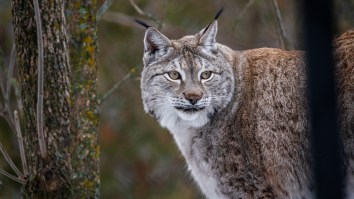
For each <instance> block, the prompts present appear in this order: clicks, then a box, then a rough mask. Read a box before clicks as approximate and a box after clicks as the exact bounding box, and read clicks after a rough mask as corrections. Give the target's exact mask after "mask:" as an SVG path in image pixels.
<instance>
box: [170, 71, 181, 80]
mask: <svg viewBox="0 0 354 199" xmlns="http://www.w3.org/2000/svg"><path fill="white" fill-rule="evenodd" d="M168 76H169V77H170V78H171V79H173V80H177V79H181V75H180V74H179V73H178V72H177V71H175V70H174V71H170V72H168Z"/></svg>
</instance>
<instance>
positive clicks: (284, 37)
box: [272, 0, 293, 50]
mask: <svg viewBox="0 0 354 199" xmlns="http://www.w3.org/2000/svg"><path fill="white" fill-rule="evenodd" d="M272 2H273V8H274V12H275V19H276V25H277V29H278V34H279V38H280V43H281V46H282V49H284V50H290V49H293V47H292V46H291V44H290V42H289V39H288V37H287V34H286V32H285V28H284V22H283V18H282V17H281V14H280V9H279V6H278V2H277V0H272Z"/></svg>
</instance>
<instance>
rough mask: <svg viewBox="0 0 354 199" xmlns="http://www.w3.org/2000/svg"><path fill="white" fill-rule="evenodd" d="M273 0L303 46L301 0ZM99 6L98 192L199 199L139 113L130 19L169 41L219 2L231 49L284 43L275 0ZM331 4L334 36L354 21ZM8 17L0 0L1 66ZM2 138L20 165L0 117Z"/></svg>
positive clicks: (223, 37)
mask: <svg viewBox="0 0 354 199" xmlns="http://www.w3.org/2000/svg"><path fill="white" fill-rule="evenodd" d="M277 2H278V5H279V10H280V12H281V16H282V24H283V26H284V30H285V33H286V36H287V38H288V40H289V43H290V45H289V46H291V48H293V49H300V50H301V49H302V48H303V47H302V46H303V43H302V40H303V39H302V37H303V35H302V32H303V31H302V25H301V20H302V15H301V11H300V12H299V8H300V5H298V3H299V2H300V1H296V0H278V1H277ZM99 4H100V5H103V8H105V7H109V9H108V11H105V12H104V13H100V14H99V16H98V18H99V19H98V38H99V60H98V64H99V67H98V68H99V71H98V80H99V94H100V96H101V97H102V101H101V106H100V109H101V128H100V132H99V133H100V145H101V165H100V167H101V198H107V199H110V198H115V199H141V198H144V199H160V198H164V199H180V198H184V199H194V198H202V196H201V195H200V193H199V191H198V190H197V188H196V185H195V183H194V182H193V181H192V178H191V177H190V176H189V174H188V173H187V170H186V164H185V163H184V160H183V158H182V156H181V155H180V153H179V151H178V149H177V147H176V145H175V143H174V142H173V140H172V137H171V135H170V134H169V132H168V131H167V130H166V129H162V128H161V127H160V126H159V125H158V123H157V122H155V121H154V120H153V119H152V118H151V117H149V116H148V115H147V114H145V113H144V111H143V107H142V102H141V99H140V82H139V76H140V71H141V69H142V68H141V67H142V65H141V58H142V54H143V37H144V32H145V30H144V28H143V27H141V26H139V25H137V24H136V23H134V21H133V19H135V18H137V19H142V20H144V21H146V22H147V23H148V24H149V25H152V26H155V27H157V28H159V29H160V31H161V32H162V33H163V34H165V35H166V36H167V37H169V38H170V39H178V38H180V37H183V36H184V35H188V34H195V33H197V32H198V31H199V30H201V29H202V28H204V27H205V26H206V25H207V24H208V23H209V22H210V21H211V20H212V18H213V17H214V15H215V13H216V12H217V11H218V10H219V9H220V8H221V7H223V6H224V7H225V10H224V13H223V14H222V16H221V17H220V18H219V32H218V36H217V41H218V42H219V43H223V44H226V45H228V46H229V47H231V48H233V49H235V50H244V49H249V48H258V47H275V48H281V47H282V45H281V40H280V28H279V26H278V25H279V22H278V20H277V17H276V12H275V9H274V5H273V0H232V1H231V0H229V1H226V0H193V1H192V0H185V1H179V0H135V1H132V0H115V1H114V0H112V1H109V0H106V1H105V0H99ZM335 4H336V5H335V7H334V14H335V17H336V21H337V35H339V34H341V33H343V32H344V31H345V30H348V29H350V28H353V27H354V0H341V1H339V0H338V1H335ZM320 7H321V6H320V5H319V9H320ZM11 20H12V18H11V1H10V0H0V70H2V71H4V66H6V65H7V64H8V62H9V59H10V58H9V57H10V53H11V47H12V44H13V29H12V24H11ZM0 81H2V80H1V79H0ZM112 88H113V89H112ZM0 100H2V99H0ZM0 142H1V143H2V144H3V145H4V147H5V148H6V149H7V151H8V152H9V153H10V155H11V157H13V159H15V160H16V161H17V163H18V164H20V163H19V162H20V158H19V152H18V149H17V148H18V147H17V141H16V138H15V136H14V134H13V133H11V132H10V129H9V127H8V126H7V125H6V123H5V121H4V120H3V119H2V118H0ZM5 163H6V162H5V161H4V160H3V157H1V158H0V167H1V168H3V169H5V170H8V171H9V170H10V168H9V166H8V165H7V164H5ZM0 181H1V182H0V198H19V191H20V190H19V187H20V186H19V184H17V183H15V182H13V181H11V180H9V179H7V178H6V177H4V176H3V175H0Z"/></svg>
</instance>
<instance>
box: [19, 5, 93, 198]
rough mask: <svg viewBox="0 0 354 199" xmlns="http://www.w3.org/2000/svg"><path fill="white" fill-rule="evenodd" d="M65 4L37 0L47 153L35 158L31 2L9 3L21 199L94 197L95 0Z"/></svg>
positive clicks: (34, 43) (34, 38) (34, 48)
mask: <svg viewBox="0 0 354 199" xmlns="http://www.w3.org/2000/svg"><path fill="white" fill-rule="evenodd" d="M65 2H66V1H64V0H53V1H45V0H41V1H39V7H40V13H41V23H42V30H43V37H42V38H43V48H44V55H43V56H44V92H43V95H44V105H43V117H44V133H45V142H46V148H47V151H48V155H47V157H45V158H42V157H41V155H40V150H39V144H38V136H37V126H36V121H37V118H36V108H37V73H38V68H37V36H36V32H37V31H36V21H35V18H34V16H35V12H34V9H33V7H34V6H33V1H31V0H13V1H12V14H13V26H14V33H15V43H16V46H17V60H18V66H19V76H20V82H21V86H22V88H21V89H22V101H23V104H24V110H23V115H24V118H23V124H24V125H23V126H24V140H25V151H26V155H27V161H28V165H29V176H28V182H27V184H26V186H25V189H24V193H23V196H24V198H98V196H99V170H98V169H99V167H98V164H99V148H98V144H97V126H98V121H99V120H98V107H97V94H96V70H97V66H96V51H97V43H96V42H97V39H96V36H97V35H96V18H95V17H96V3H97V2H96V1H95V0H92V1H89V0H88V1H83V2H81V1H77V2H74V1H73V2H70V3H68V4H67V5H65ZM65 14H67V15H68V18H66V16H65ZM68 19H70V20H68ZM67 21H69V23H67ZM69 27H71V28H69ZM69 31H70V32H69ZM69 36H71V38H69ZM70 58H71V59H70Z"/></svg>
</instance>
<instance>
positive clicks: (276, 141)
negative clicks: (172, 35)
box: [141, 20, 354, 199]
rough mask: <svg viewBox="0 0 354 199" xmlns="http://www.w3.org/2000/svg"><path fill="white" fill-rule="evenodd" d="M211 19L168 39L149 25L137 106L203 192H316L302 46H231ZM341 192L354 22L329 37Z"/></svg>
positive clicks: (351, 149) (353, 180) (351, 120)
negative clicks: (171, 143) (165, 133)
mask: <svg viewBox="0 0 354 199" xmlns="http://www.w3.org/2000/svg"><path fill="white" fill-rule="evenodd" d="M217 27H218V25H217V20H214V21H213V22H212V23H211V24H210V25H209V26H207V27H206V28H204V29H203V30H202V31H200V32H199V33H197V34H195V35H191V36H185V37H183V38H181V39H178V40H170V39H168V38H167V37H166V36H164V35H163V34H161V33H160V32H159V31H158V30H157V29H155V28H153V27H148V28H147V30H146V33H145V38H144V48H145V49H144V50H145V51H144V56H143V63H144V69H143V71H142V79H141V90H142V100H143V104H144V109H145V111H146V112H147V113H149V114H150V115H152V116H153V117H154V118H156V120H157V121H158V122H159V123H160V125H161V126H162V127H165V128H167V129H168V130H169V131H170V132H171V134H172V136H173V137H174V140H175V142H176V143H177V145H178V147H179V149H180V151H181V153H182V155H183V156H184V158H185V160H186V162H187V164H188V170H189V171H190V172H191V174H192V176H193V177H194V179H195V181H196V182H197V184H198V185H199V188H200V189H201V191H202V192H203V193H204V195H205V196H206V197H207V198H210V199H218V198H220V199H226V198H244V199H253V198H278V199H286V198H288V199H303V198H312V197H313V190H312V189H313V184H312V183H313V182H312V172H311V156H310V146H309V129H310V128H309V127H310V126H309V125H310V124H309V113H308V106H307V102H306V98H305V89H306V77H305V72H306V71H305V64H304V61H303V57H304V53H303V52H301V51H284V50H280V49H274V48H260V49H252V50H246V51H234V50H232V49H230V48H228V47H227V46H225V45H222V44H219V43H217V42H216V40H215V38H216V34H217V29H218V28H217ZM335 45H336V52H335V53H336V59H337V70H336V71H337V73H336V79H337V84H338V87H337V93H338V94H339V98H338V107H339V109H340V121H341V123H340V127H341V138H342V141H343V144H344V159H345V162H346V170H347V177H346V181H347V183H346V184H347V189H346V190H347V197H348V198H349V197H350V198H354V194H353V193H354V55H353V53H354V30H352V31H348V32H347V33H345V34H344V35H342V36H341V37H339V38H338V39H337V40H336V41H335Z"/></svg>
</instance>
